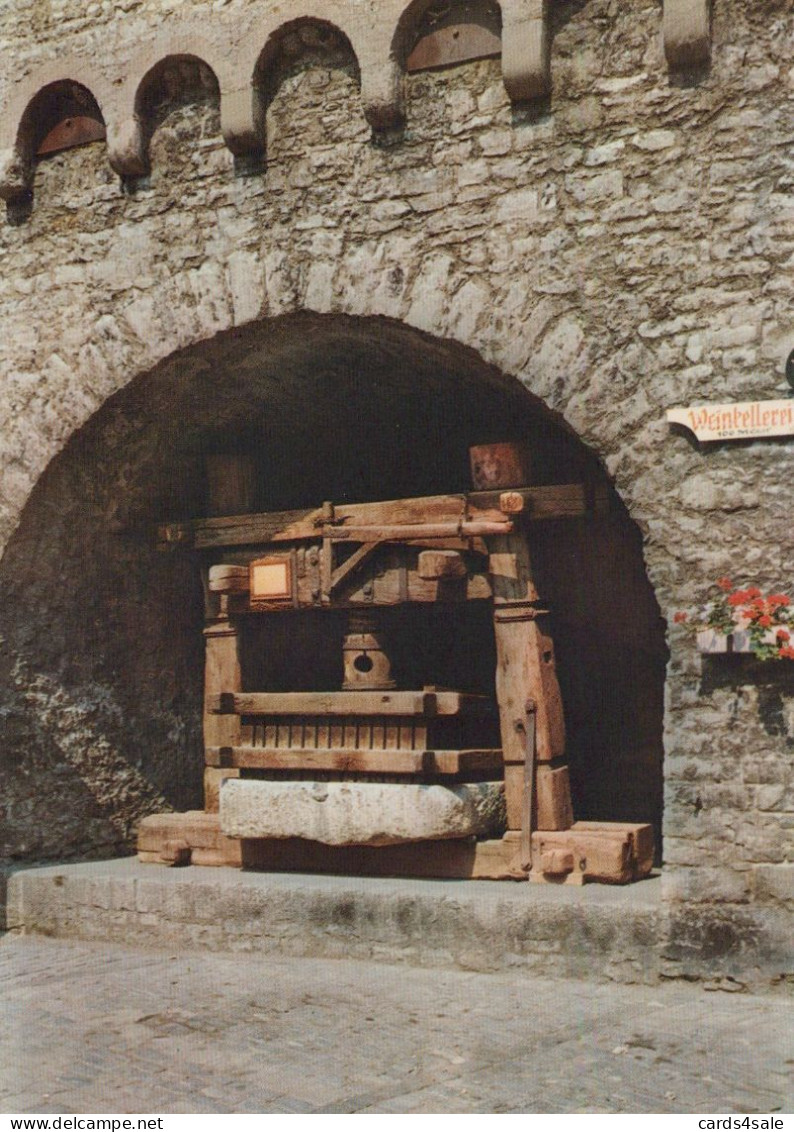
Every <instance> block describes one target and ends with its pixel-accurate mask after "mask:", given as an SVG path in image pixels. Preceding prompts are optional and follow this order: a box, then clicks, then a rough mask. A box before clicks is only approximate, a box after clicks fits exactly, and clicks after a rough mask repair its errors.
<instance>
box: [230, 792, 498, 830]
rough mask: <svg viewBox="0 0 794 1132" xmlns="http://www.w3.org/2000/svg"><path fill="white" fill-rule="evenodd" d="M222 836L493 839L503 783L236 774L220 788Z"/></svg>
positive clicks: (496, 827)
mask: <svg viewBox="0 0 794 1132" xmlns="http://www.w3.org/2000/svg"><path fill="white" fill-rule="evenodd" d="M220 796H221V801H220V818H221V829H222V831H223V832H224V833H225V834H226V835H227V836H228V837H276V838H280V837H303V838H306V839H307V840H309V841H321V842H322V843H323V844H324V845H398V844H400V843H401V842H405V841H427V840H431V839H434V838H446V837H483V838H484V837H499V836H501V834H502V833H503V832H504V828H505V808H504V787H503V784H502V783H501V782H476V783H468V784H465V785H460V786H439V785H435V786H424V785H417V784H414V783H411V784H409V783H405V784H403V783H394V782H386V783H384V782H285V781H283V780H282V781H272V782H262V781H251V780H245V779H234V780H229V781H227V782H224V783H223V785H222V786H221V792H220Z"/></svg>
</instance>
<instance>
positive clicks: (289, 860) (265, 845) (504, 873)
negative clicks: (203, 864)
mask: <svg viewBox="0 0 794 1132" xmlns="http://www.w3.org/2000/svg"><path fill="white" fill-rule="evenodd" d="M242 854H243V868H250V869H260V870H263V871H268V872H286V873H336V874H340V875H342V876H345V875H346V876H351V875H352V876H380V877H398V876H409V877H427V878H430V877H433V878H437V879H450V880H526V873H517V872H516V871H515V870H514V868H513V867H512V864H511V862H512V860H513V858H514V856H515V845H514V844H513V843H512V842H506V841H502V840H500V841H475V840H474V838H466V839H464V840H457V839H449V840H446V841H415V842H412V843H411V844H406V845H383V846H379V847H377V848H375V847H372V846H361V845H358V846H356V845H351V846H344V847H338V846H331V845H322V844H320V843H319V842H318V841H303V840H301V839H299V838H287V839H285V840H283V841H275V840H271V841H243V842H242Z"/></svg>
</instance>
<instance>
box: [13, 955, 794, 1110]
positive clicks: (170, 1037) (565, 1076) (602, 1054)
mask: <svg viewBox="0 0 794 1132" xmlns="http://www.w3.org/2000/svg"><path fill="white" fill-rule="evenodd" d="M0 983H1V984H2V985H1V987H0V1002H1V1003H2V1006H1V1007H0V1015H1V1016H2V1038H1V1039H0V1110H1V1111H3V1112H6V1113H15V1112H16V1113H30V1112H40V1113H64V1114H68V1113H89V1112H93V1113H136V1112H148V1113H198V1112H222V1113H223V1112H262V1113H289V1112H320V1113H332V1112H338V1113H354V1112H368V1113H388V1112H393V1113H412V1112H431V1113H441V1112H455V1113H464V1112H475V1113H477V1112H479V1113H496V1112H526V1113H537V1112H721V1113H752V1112H772V1111H776V1112H781V1111H783V1112H791V1111H792V1108H794V1105H792V1100H794V1089H793V1088H792V1077H793V1076H794V1002H793V1001H792V999H791V998H789V997H787V996H786V995H784V994H783V993H774V994H768V995H750V994H740V993H732V994H729V993H725V992H724V991H716V992H714V993H708V992H706V991H705V990H704V989H703V988H702V987H701V986H695V985H680V984H666V985H662V986H657V987H640V986H625V985H616V984H603V983H602V984H599V983H586V982H579V981H573V980H561V981H551V980H546V979H536V978H529V977H527V976H526V975H525V974H523V975H519V974H516V975H510V974H482V973H475V972H464V971H438V970H423V969H414V968H406V967H404V966H403V967H390V966H386V965H379V964H373V963H353V962H349V961H340V960H317V959H294V960H286V959H278V960H273V959H270V958H263V957H261V956H248V955H229V954H207V953H200V952H183V953H180V954H176V953H174V952H166V951H145V950H140V949H133V948H128V947H124V946H120V945H115V944H114V945H108V944H98V943H79V942H72V941H66V940H50V939H43V938H36V937H19V936H11V935H8V936H6V937H5V938H4V939H2V941H0Z"/></svg>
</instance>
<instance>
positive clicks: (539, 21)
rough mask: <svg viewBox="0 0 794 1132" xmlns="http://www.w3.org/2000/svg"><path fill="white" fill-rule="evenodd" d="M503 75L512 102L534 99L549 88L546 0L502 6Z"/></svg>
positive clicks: (544, 96) (515, 1)
mask: <svg viewBox="0 0 794 1132" xmlns="http://www.w3.org/2000/svg"><path fill="white" fill-rule="evenodd" d="M502 12H503V24H502V77H503V79H504V84H505V89H506V90H507V93H508V94H509V96H510V100H511V101H512V102H517V103H521V102H534V101H536V100H538V99H542V98H547V97H548V95H549V93H550V91H551V59H550V52H551V47H550V36H549V20H548V0H520V2H519V0H514V2H511V3H505V4H504V5H503V7H502Z"/></svg>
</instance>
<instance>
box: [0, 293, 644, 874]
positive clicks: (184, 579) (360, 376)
mask: <svg viewBox="0 0 794 1132" xmlns="http://www.w3.org/2000/svg"><path fill="white" fill-rule="evenodd" d="M502 438H512V439H522V440H525V441H526V442H527V443H529V444H530V445H531V447H532V449H533V453H534V455H535V461H536V469H537V470H536V473H535V475H536V479H537V482H539V483H544V482H546V483H551V482H575V481H579V480H582V479H585V480H588V481H590V482H597V481H600V482H606V477H605V474H604V472H603V470H602V469H601V467H600V465H599V462H598V460H597V459H596V457H595V456H594V455H593V454H592V452H590V451H588V449H587V448H586V447H585V446H584V445H583V444H582V442H581V441H580V440H578V439H577V438H576V437H575V435H574V434H573V433H572V432H571V431H570V430H569V429H567V428H566V427H565V426H564V424H563V423H562V421H561V420H560V418H559V417H555V416H554V415H553V414H552V413H550V412H549V410H548V409H546V408H545V407H544V406H543V404H542V403H541V402H540V401H539V400H538V399H537V398H535V397H532V396H531V395H530V394H528V393H527V391H526V390H525V389H524V388H523V387H522V386H521V385H520V383H519V382H517V381H515V379H508V378H506V377H504V376H503V375H502V374H501V373H500V372H499V370H497V369H496V368H495V367H494V366H491V365H488V364H487V363H486V362H485V361H484V360H483V359H482V358H481V357H480V356H479V355H477V354H476V353H475V352H474V351H472V350H471V349H468V348H466V347H463V346H461V345H460V344H458V343H455V342H452V341H449V340H442V339H439V338H434V337H431V336H429V335H427V334H425V333H423V332H420V331H418V330H415V329H413V328H410V327H407V326H405V325H404V324H401V323H398V322H396V321H393V320H389V319H385V318H362V317H351V316H341V315H337V316H327V315H326V316H322V315H318V314H309V313H297V314H294V315H286V316H283V317H281V318H275V319H269V320H263V321H261V322H257V323H252V324H250V325H248V326H246V327H244V328H238V329H235V330H232V331H228V332H226V333H221V334H218V335H216V336H215V337H214V338H212V339H210V340H208V341H205V342H202V343H199V344H198V345H195V346H192V347H188V348H186V349H184V350H181V351H178V352H177V353H175V354H173V355H171V356H170V357H169V358H167V359H165V360H164V361H162V362H161V363H159V364H158V365H156V366H154V367H153V368H152V369H150V370H149V371H148V372H146V373H144V374H142V375H140V376H139V377H137V378H135V379H134V380H133V381H132V382H130V384H129V385H128V386H126V387H125V388H124V389H121V390H120V391H119V392H118V393H116V394H115V395H114V396H112V397H110V398H109V399H108V400H107V402H106V403H105V404H104V405H103V406H102V407H101V408H100V409H99V410H98V411H97V412H96V413H95V414H94V415H93V416H92V417H91V418H90V419H89V420H88V422H87V423H86V424H85V425H84V427H83V428H82V429H80V430H78V432H77V433H75V435H74V436H73V437H72V438H71V439H70V440H69V441H68V443H67V444H66V445H65V447H64V449H63V451H62V452H61V453H60V454H59V455H58V456H57V457H56V458H55V459H54V460H53V461H52V463H51V464H50V466H49V467H48V469H47V470H46V472H45V473H44V475H43V476H42V477H41V479H40V481H39V483H38V484H37V485H36V488H35V490H34V492H33V494H32V496H31V499H30V501H29V502H28V504H27V506H26V507H25V509H24V512H23V515H22V519H21V522H20V524H19V526H18V528H17V530H16V532H15V534H14V536H13V537H12V539H11V541H10V543H9V545H8V548H7V550H6V553H5V556H4V558H3V561H2V564H0V576H1V577H2V582H3V585H4V588H5V592H6V595H7V600H6V602H5V606H4V610H3V613H2V622H3V626H2V630H1V631H2V633H3V635H4V638H5V642H6V649H5V650H4V657H3V668H4V672H3V677H4V684H5V686H6V689H7V690H6V693H5V703H4V714H5V718H6V722H7V728H6V731H7V741H6V745H5V754H4V763H3V766H2V774H3V777H4V778H5V779H6V784H7V785H6V793H7V797H8V798H9V799H10V804H9V816H10V819H11V820H10V822H9V825H8V831H7V837H8V842H7V845H6V846H4V848H3V853H4V855H5V856H7V857H11V858H17V857H27V858H31V857H32V858H39V859H41V858H52V857H75V856H85V855H107V854H109V853H114V852H118V851H123V850H125V849H127V848H128V847H129V846H130V844H131V837H132V834H133V829H134V826H135V824H136V823H137V821H138V820H139V819H140V817H141V816H143V815H144V814H146V813H148V812H153V811H157V810H162V809H163V808H168V807H175V808H179V809H184V808H190V807H192V806H196V805H197V804H200V793H201V779H202V750H201V740H200V718H201V670H202V645H201V624H202V599H201V592H200V577H199V570H198V562H197V560H196V558H195V556H193V555H191V554H190V553H188V552H184V551H182V552H180V551H176V552H174V553H171V554H163V553H162V552H160V551H158V550H157V548H156V545H155V538H154V525H155V524H156V523H157V522H160V521H163V520H167V519H182V518H190V517H196V516H200V515H202V514H203V513H204V512H205V509H206V481H205V477H204V461H205V457H206V456H207V454H209V453H213V452H229V451H236V452H241V451H242V452H247V453H248V454H249V455H252V456H253V457H254V458H255V461H256V464H257V469H258V491H259V501H258V506H260V507H261V508H262V509H270V510H273V509H285V508H290V507H301V506H308V505H315V504H317V503H319V502H322V500H324V499H334V500H336V501H338V502H351V501H359V500H370V499H379V498H380V499H384V498H395V497H398V496H402V495H427V494H433V493H438V492H449V491H461V490H465V489H466V488H467V487H468V475H469V469H468V447H469V445H470V444H473V443H479V442H483V441H491V440H496V439H502ZM535 529H536V531H537V534H536V536H535V544H534V545H535V554H536V562H537V566H538V569H539V571H540V575H541V579H542V583H543V596H544V598H546V599H548V601H549V602H550V607H551V609H552V611H553V614H554V626H555V637H556V641H557V648H558V655H559V667H560V675H561V681H562V685H563V694H564V697H565V702H566V709H567V712H568V718H569V732H570V753H569V757H570V763H571V772H572V778H573V791H574V803H575V807H576V810H577V814H578V816H580V817H583V818H594V819H602V820H604V819H615V820H616V819H623V820H643V821H653V822H654V824H655V825H656V827H657V833H658V831H659V828H660V821H661V792H662V778H661V730H662V692H663V682H664V666H665V661H666V648H665V642H664V625H663V622H662V620H661V618H660V615H659V610H658V607H657V605H656V602H655V599H654V597H653V593H652V590H651V588H650V585H649V583H648V581H647V577H646V575H645V570H644V565H643V559H642V547H641V539H640V535H639V532H638V530H637V528H636V527H635V526H634V524H633V523H632V522H631V521H630V520H629V518H628V515H627V513H626V511H625V509H624V508H623V507H622V505H621V504H620V501H619V500H618V498H617V496H615V495H614V493H613V508H612V511H611V514H610V515H609V516H608V517H607V518H602V519H599V520H597V521H596V520H588V521H584V522H577V523H574V524H571V523H562V522H552V523H548V524H537V525H536V528H535ZM438 629H439V626H438V625H436V626H435V627H434V632H437V631H438ZM441 629H442V632H443V626H442V627H441ZM478 634H479V636H478ZM451 641H452V643H451V644H450V649H454V648H458V649H459V650H460V649H463V650H464V651H465V650H469V651H471V652H472V653H475V652H476V653H477V654H478V657H479V660H478V665H479V668H480V669H482V668H483V664H484V665H485V667H486V668H487V666H488V663H489V661H488V656H489V655H490V654H489V650H492V647H493V644H492V641H491V640H490V638H489V637H488V635H487V633H485V634H484V633H483V628H482V626H480V627H479V628H478V626H477V624H475V623H472V624H471V625H469V626H467V627H464V626H460V625H458V626H456V627H454V632H452V631H451ZM455 641H457V644H455ZM456 663H458V664H459V666H460V665H464V666H465V659H464V660H463V661H461V660H460V658H458V661H456ZM490 663H491V664H492V661H491V662H490Z"/></svg>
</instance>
